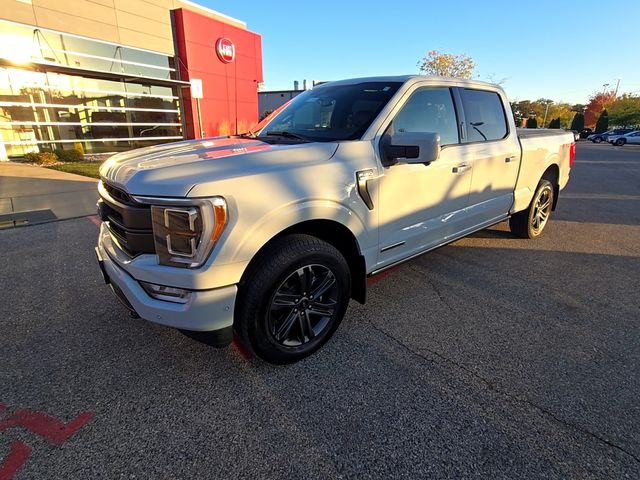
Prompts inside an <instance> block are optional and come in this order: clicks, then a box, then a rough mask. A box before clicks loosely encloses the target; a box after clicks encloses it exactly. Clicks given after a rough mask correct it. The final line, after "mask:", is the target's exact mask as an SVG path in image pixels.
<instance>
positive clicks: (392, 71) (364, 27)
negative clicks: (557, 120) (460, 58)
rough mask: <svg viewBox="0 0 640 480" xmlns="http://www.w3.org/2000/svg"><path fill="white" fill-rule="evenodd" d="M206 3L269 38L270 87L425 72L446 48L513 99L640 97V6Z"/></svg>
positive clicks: (373, 0) (265, 47) (328, 0)
mask: <svg viewBox="0 0 640 480" xmlns="http://www.w3.org/2000/svg"><path fill="white" fill-rule="evenodd" d="M197 1H198V3H200V4H202V5H205V6H208V7H209V8H212V9H214V10H217V11H219V12H221V13H224V14H226V15H230V16H232V17H235V18H237V19H239V20H242V21H244V22H246V23H247V28H248V29H249V30H252V31H254V32H257V33H259V34H261V35H262V52H263V70H264V80H265V84H264V86H265V88H264V89H265V90H277V89H291V88H293V81H294V80H300V85H302V79H304V78H306V79H308V80H312V79H316V80H325V81H328V80H339V79H344V78H353V77H361V76H375V75H402V74H413V73H418V67H417V65H416V64H417V62H418V60H419V59H420V58H421V57H422V56H423V55H424V54H425V53H426V52H428V51H430V50H439V51H441V52H443V53H454V54H466V55H469V56H470V57H471V58H473V60H474V61H475V63H476V73H477V74H478V78H479V79H480V80H490V79H491V78H493V79H495V80H496V81H499V80H501V79H503V78H504V79H506V80H505V82H504V83H503V87H504V89H505V90H506V91H507V94H508V95H509V97H510V98H511V99H512V100H535V99H538V98H549V99H552V100H554V101H555V102H560V101H564V102H569V103H572V104H573V103H587V101H588V97H589V95H591V94H593V93H594V92H598V91H602V90H603V89H604V88H605V87H603V85H605V84H609V85H610V86H611V87H610V88H614V87H615V85H616V82H617V80H618V79H620V89H619V93H625V92H634V93H636V94H640V55H639V54H638V53H637V52H635V50H636V46H635V43H637V42H636V41H635V40H636V39H637V38H638V29H639V27H638V25H640V24H639V21H640V2H639V1H637V0H633V1H631V2H625V5H624V8H622V9H621V10H620V11H617V12H615V14H612V13H614V12H612V11H613V10H616V9H614V8H613V6H607V4H606V3H603V2H602V1H591V0H586V1H581V2H563V1H555V2H553V1H547V0H536V1H527V2H523V1H510V2H499V1H490V0H484V1H469V0H458V1H451V0H450V1H447V2H431V1H429V0H423V1H402V0H396V1H389V0H387V1H384V2H383V1H377V0H369V1H367V2H361V1H349V0H342V1H335V0H321V1H320V0H315V1H309V0H306V1H305V0H298V1H296V2H293V1H271V2H264V1H255V0H197ZM620 12H623V14H622V15H619V14H618V13H620ZM625 45H629V49H630V50H634V52H633V53H628V54H626V55H625V48H624V46H625Z"/></svg>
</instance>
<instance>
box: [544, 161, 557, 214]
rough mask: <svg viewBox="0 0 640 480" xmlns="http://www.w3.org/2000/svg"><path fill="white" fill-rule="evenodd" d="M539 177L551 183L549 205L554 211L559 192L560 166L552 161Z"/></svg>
mask: <svg viewBox="0 0 640 480" xmlns="http://www.w3.org/2000/svg"><path fill="white" fill-rule="evenodd" d="M540 179H541V180H542V179H544V180H549V181H550V182H551V184H552V185H553V205H552V206H551V210H552V211H555V209H556V205H558V196H559V194H560V167H559V166H558V164H557V163H552V164H551V165H549V166H548V167H547V169H546V170H545V171H544V173H543V174H542V177H541V178H540Z"/></svg>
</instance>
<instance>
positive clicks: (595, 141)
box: [593, 137, 602, 143]
mask: <svg viewBox="0 0 640 480" xmlns="http://www.w3.org/2000/svg"><path fill="white" fill-rule="evenodd" d="M601 141H602V138H600V137H596V138H594V139H593V143H600V142H601Z"/></svg>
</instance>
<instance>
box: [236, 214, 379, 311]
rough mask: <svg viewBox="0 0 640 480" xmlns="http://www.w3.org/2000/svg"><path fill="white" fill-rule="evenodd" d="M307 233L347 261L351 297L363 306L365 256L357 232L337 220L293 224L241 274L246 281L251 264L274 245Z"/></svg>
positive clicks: (259, 252)
mask: <svg viewBox="0 0 640 480" xmlns="http://www.w3.org/2000/svg"><path fill="white" fill-rule="evenodd" d="M292 234H305V235H310V236H313V237H316V238H319V239H320V240H323V241H325V242H327V243H328V244H330V245H332V246H333V247H335V248H336V249H337V250H338V251H339V252H340V253H341V254H342V255H343V256H344V258H345V260H346V261H347V264H348V266H349V271H350V273H351V298H353V299H354V300H356V301H358V302H359V303H362V304H364V303H365V301H366V292H367V270H366V261H365V258H364V255H363V254H362V252H361V250H360V246H359V244H358V240H357V238H356V236H355V235H354V233H353V232H352V231H351V230H350V229H349V228H348V227H346V226H345V225H343V224H342V223H340V222H337V221H335V220H329V219H312V220H304V221H301V222H299V223H296V224H294V225H291V226H289V227H287V228H285V229H284V230H282V231H280V232H278V233H277V234H276V235H274V236H273V237H271V238H270V239H269V240H268V241H267V242H266V243H265V244H264V245H262V247H260V249H259V250H258V251H257V252H256V254H255V255H254V256H253V258H252V259H251V261H250V262H249V264H248V265H247V268H246V269H245V271H244V272H243V274H242V277H243V279H244V277H245V275H246V273H247V272H248V271H250V267H251V265H252V264H253V263H254V262H256V261H257V259H259V258H260V256H261V255H262V253H263V252H264V251H265V250H267V249H268V248H269V247H270V246H271V244H272V243H273V242H274V241H276V240H278V239H280V238H282V237H285V236H287V235H292Z"/></svg>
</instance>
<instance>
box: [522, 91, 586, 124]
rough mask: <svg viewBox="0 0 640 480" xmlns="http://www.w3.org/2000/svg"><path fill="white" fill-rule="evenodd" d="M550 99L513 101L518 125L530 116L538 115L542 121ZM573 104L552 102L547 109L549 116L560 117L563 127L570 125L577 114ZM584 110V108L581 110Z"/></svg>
mask: <svg viewBox="0 0 640 480" xmlns="http://www.w3.org/2000/svg"><path fill="white" fill-rule="evenodd" d="M548 101H549V100H548V99H544V98H540V99H538V100H535V101H531V100H520V101H514V102H511V110H512V111H513V115H514V117H515V120H516V125H520V124H521V123H522V122H526V119H527V118H529V117H536V118H538V119H540V121H542V119H543V118H544V113H545V110H546V108H547V105H546V102H548ZM571 109H572V107H571V105H569V104H568V103H550V104H549V110H548V111H547V118H548V119H551V118H559V119H560V126H561V127H568V126H569V125H570V124H571V120H572V119H573V116H574V115H575V112H573V111H572V110H571ZM581 111H582V110H581Z"/></svg>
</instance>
